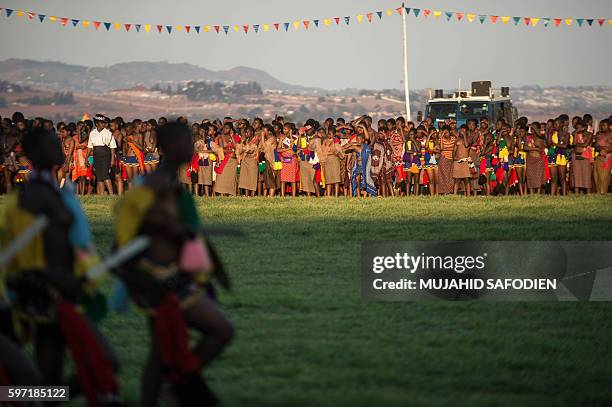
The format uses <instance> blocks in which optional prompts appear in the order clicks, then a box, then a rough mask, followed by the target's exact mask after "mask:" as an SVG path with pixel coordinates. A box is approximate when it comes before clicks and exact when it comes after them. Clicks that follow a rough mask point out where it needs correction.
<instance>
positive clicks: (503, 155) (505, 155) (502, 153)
mask: <svg viewBox="0 0 612 407" xmlns="http://www.w3.org/2000/svg"><path fill="white" fill-rule="evenodd" d="M498 155H499V160H500V161H502V162H508V156H509V155H510V153H509V152H508V147H504V148H502V149H501V150H499V154H498Z"/></svg>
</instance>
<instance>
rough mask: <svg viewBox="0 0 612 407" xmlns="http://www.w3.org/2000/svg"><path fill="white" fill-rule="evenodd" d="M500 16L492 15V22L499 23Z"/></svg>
mask: <svg viewBox="0 0 612 407" xmlns="http://www.w3.org/2000/svg"><path fill="white" fill-rule="evenodd" d="M498 18H499V16H491V22H492V23H493V24H495V23H497V19H498Z"/></svg>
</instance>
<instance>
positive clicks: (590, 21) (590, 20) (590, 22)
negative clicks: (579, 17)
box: [586, 18, 593, 27]
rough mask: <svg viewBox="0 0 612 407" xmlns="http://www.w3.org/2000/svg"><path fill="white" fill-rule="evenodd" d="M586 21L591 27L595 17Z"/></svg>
mask: <svg viewBox="0 0 612 407" xmlns="http://www.w3.org/2000/svg"><path fill="white" fill-rule="evenodd" d="M586 22H587V24H588V25H589V27H590V26H592V25H593V19H592V18H589V19H588V20H586Z"/></svg>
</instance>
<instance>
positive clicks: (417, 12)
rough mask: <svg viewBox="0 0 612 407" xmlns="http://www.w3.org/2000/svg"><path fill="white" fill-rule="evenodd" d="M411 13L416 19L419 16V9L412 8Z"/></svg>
mask: <svg viewBox="0 0 612 407" xmlns="http://www.w3.org/2000/svg"><path fill="white" fill-rule="evenodd" d="M412 11H413V12H414V16H415V17H418V16H419V14H421V9H420V8H413V9H412Z"/></svg>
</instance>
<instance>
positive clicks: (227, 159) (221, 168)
mask: <svg viewBox="0 0 612 407" xmlns="http://www.w3.org/2000/svg"><path fill="white" fill-rule="evenodd" d="M229 159H230V154H229V153H228V154H226V155H225V157H223V161H221V164H219V166H218V167H215V172H216V173H217V174H221V173H222V172H223V169H224V168H225V164H227V162H228V161H229Z"/></svg>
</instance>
